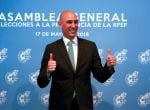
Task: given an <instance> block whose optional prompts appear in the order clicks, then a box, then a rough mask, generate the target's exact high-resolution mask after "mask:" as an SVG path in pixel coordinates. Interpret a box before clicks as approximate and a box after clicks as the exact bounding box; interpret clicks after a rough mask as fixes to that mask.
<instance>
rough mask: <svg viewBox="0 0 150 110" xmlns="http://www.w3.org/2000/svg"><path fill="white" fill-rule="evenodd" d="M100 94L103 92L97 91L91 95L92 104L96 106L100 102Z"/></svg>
mask: <svg viewBox="0 0 150 110" xmlns="http://www.w3.org/2000/svg"><path fill="white" fill-rule="evenodd" d="M102 95H103V92H97V94H96V95H94V96H93V104H94V106H97V105H99V104H100V103H101V102H102Z"/></svg>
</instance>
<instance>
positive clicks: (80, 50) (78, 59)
mask: <svg viewBox="0 0 150 110" xmlns="http://www.w3.org/2000/svg"><path fill="white" fill-rule="evenodd" d="M83 49H84V47H83V45H82V39H80V38H78V58H77V67H76V71H77V70H78V69H79V67H80V62H81V61H82V55H84V51H83Z"/></svg>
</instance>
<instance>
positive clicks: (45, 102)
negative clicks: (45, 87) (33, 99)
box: [41, 93, 49, 107]
mask: <svg viewBox="0 0 150 110" xmlns="http://www.w3.org/2000/svg"><path fill="white" fill-rule="evenodd" d="M48 102H49V93H48V94H43V95H42V96H41V103H42V104H43V105H44V106H46V107H47V106H48Z"/></svg>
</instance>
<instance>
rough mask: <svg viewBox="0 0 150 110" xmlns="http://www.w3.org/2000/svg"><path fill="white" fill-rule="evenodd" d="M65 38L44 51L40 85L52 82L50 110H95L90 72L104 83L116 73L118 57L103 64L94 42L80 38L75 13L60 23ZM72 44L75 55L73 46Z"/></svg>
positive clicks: (107, 57) (39, 77)
mask: <svg viewBox="0 0 150 110" xmlns="http://www.w3.org/2000/svg"><path fill="white" fill-rule="evenodd" d="M58 25H59V27H60V28H61V29H62V33H63V37H62V39H60V40H57V41H55V42H53V43H51V44H48V45H47V46H46V48H45V52H44V55H43V59H42V62H41V68H40V74H39V76H38V78H37V82H38V85H39V86H40V87H41V88H43V87H46V86H47V85H48V84H49V82H50V80H51V89H50V98H49V110H93V97H92V88H91V80H90V79H91V78H90V77H91V72H92V73H93V77H94V78H95V79H96V80H98V81H99V82H102V83H103V82H105V81H106V80H107V79H108V78H109V77H110V76H111V75H112V74H113V73H114V68H113V67H114V65H115V64H116V58H115V57H114V56H112V55H111V54H110V49H108V53H107V56H106V64H105V65H104V66H103V65H102V64H101V59H100V56H99V54H98V50H97V47H96V45H95V43H94V42H92V41H88V40H85V39H81V38H79V37H78V36H77V30H78V19H77V16H76V14H75V13H74V12H73V11H70V10H66V11H64V12H62V13H61V15H60V19H59V21H58ZM69 42H72V44H71V46H72V50H73V51H72V52H73V53H72V55H73V57H72V56H70V53H68V52H69V51H70V45H69Z"/></svg>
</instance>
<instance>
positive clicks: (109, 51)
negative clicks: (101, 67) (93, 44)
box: [107, 48, 111, 57]
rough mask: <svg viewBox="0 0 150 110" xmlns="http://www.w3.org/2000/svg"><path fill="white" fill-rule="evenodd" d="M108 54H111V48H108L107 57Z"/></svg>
mask: <svg viewBox="0 0 150 110" xmlns="http://www.w3.org/2000/svg"><path fill="white" fill-rule="evenodd" d="M108 56H111V50H110V48H108V49H107V57H108Z"/></svg>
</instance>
